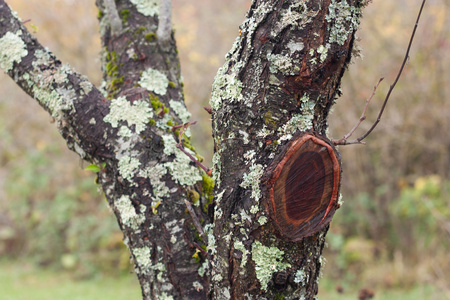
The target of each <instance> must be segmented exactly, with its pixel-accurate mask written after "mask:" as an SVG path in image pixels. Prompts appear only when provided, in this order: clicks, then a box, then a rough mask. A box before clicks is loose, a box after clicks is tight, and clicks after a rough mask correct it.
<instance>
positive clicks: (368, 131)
mask: <svg viewBox="0 0 450 300" xmlns="http://www.w3.org/2000/svg"><path fill="white" fill-rule="evenodd" d="M425 2H426V0H423V1H422V5H421V6H420V10H419V14H418V15H417V19H416V23H415V25H414V29H413V31H412V33H411V38H410V39H409V44H408V48H407V49H406V53H405V57H404V58H403V62H402V64H401V66H400V69H399V71H398V73H397V77H396V78H395V80H394V82H393V83H392V84H391V85H390V87H389V90H388V92H387V94H386V97H385V99H384V102H383V105H382V106H381V109H380V112H379V113H378V117H377V119H376V120H375V122H374V123H373V124H372V126H371V127H370V128H369V130H367V132H366V133H364V134H363V135H361V136H360V137H359V138H357V139H356V140H352V141H347V140H344V143H343V144H340V145H350V144H361V141H362V140H364V139H365V138H366V137H367V136H368V135H369V134H370V133H371V132H372V131H373V130H374V129H375V127H377V125H378V123H379V122H380V120H381V116H382V115H383V112H384V109H385V108H386V105H387V102H388V100H389V97H390V96H391V93H392V91H393V90H394V88H395V85H396V84H397V82H398V80H399V79H400V76H401V75H402V72H403V69H404V67H405V65H406V63H407V61H408V59H409V51H410V50H411V46H412V43H413V40H414V36H415V34H416V30H417V27H418V26H419V20H420V16H421V14H422V11H423V7H424V6H425ZM364 111H365V110H364Z"/></svg>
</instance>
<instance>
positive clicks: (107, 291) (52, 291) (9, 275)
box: [0, 262, 142, 300]
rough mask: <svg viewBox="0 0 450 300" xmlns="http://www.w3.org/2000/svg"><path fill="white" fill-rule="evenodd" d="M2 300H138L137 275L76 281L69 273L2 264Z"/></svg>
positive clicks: (18, 264) (0, 295) (13, 263)
mask: <svg viewBox="0 0 450 300" xmlns="http://www.w3.org/2000/svg"><path fill="white" fill-rule="evenodd" d="M0 299H2V300H49V299H58V300H103V299H108V300H116V299H117V300H119V299H121V300H122V299H126V300H134V299H136V300H139V299H142V296H141V291H140V287H139V283H138V281H137V278H136V276H135V275H134V274H130V275H129V276H120V277H107V276H98V277H97V278H94V279H88V280H76V279H74V278H73V276H72V275H70V274H69V273H67V272H64V271H62V272H57V271H55V270H45V269H42V268H37V267H34V266H32V265H30V264H26V263H17V262H12V263H11V262H1V263H0Z"/></svg>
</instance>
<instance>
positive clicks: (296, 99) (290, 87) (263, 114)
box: [208, 1, 362, 299]
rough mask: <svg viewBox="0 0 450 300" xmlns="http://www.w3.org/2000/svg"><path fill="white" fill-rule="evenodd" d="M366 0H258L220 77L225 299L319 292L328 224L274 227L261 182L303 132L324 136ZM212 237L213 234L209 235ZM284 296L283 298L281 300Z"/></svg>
mask: <svg viewBox="0 0 450 300" xmlns="http://www.w3.org/2000/svg"><path fill="white" fill-rule="evenodd" d="M361 6H362V3H361V2H360V1H348V2H345V1H342V2H335V1H254V2H253V4H252V6H251V8H250V11H249V13H248V16H247V20H246V21H245V22H244V24H243V25H242V26H241V29H242V31H241V34H240V36H239V37H238V38H237V40H236V42H235V45H234V47H233V49H232V50H231V52H230V53H229V54H228V60H227V62H226V63H225V65H224V66H223V67H222V68H221V69H220V70H219V73H218V75H217V76H216V79H215V83H214V85H215V86H214V89H213V97H212V100H211V105H212V107H213V111H214V113H213V132H214V141H215V151H216V152H215V156H214V162H215V164H214V179H215V182H216V187H217V196H216V206H215V218H214V236H215V238H216V244H215V245H214V246H213V245H212V244H210V245H209V246H208V247H209V248H213V252H214V254H215V255H214V259H213V264H212V267H213V277H212V280H213V287H214V291H213V292H214V297H215V298H217V299H227V298H229V297H231V298H233V299H245V297H251V298H258V297H261V296H264V297H267V298H270V299H272V298H276V297H281V298H282V297H285V299H312V298H313V297H314V295H316V293H317V290H318V286H317V284H318V278H319V274H320V267H321V265H322V256H321V255H322V249H323V246H324V242H325V234H326V232H327V229H328V226H327V227H325V228H324V229H323V230H322V231H320V232H318V233H316V234H315V235H313V236H312V237H308V238H304V239H303V240H302V241H300V242H291V241H289V240H288V239H287V238H286V237H283V236H282V235H281V234H280V233H279V232H278V231H277V230H276V229H275V228H274V226H273V222H274V220H273V216H272V214H271V212H270V209H269V208H268V206H269V204H268V195H267V191H266V187H265V186H264V184H262V182H264V178H265V177H266V176H267V175H268V174H270V171H271V168H272V167H273V166H272V162H273V161H275V160H277V158H278V159H279V156H280V155H282V154H283V149H284V147H285V145H287V143H288V141H290V140H291V139H293V138H295V136H296V135H298V134H299V132H311V133H314V134H316V135H320V136H322V137H325V136H326V128H327V116H328V114H329V111H330V108H331V106H332V104H333V102H334V100H335V98H336V96H337V95H338V88H339V83H340V79H341V77H342V75H343V72H344V70H345V68H346V65H347V64H348V62H349V60H350V56H351V49H352V45H353V40H354V32H355V30H356V28H357V25H358V24H359V18H360V10H361ZM210 243H211V241H210ZM281 298H280V299H281Z"/></svg>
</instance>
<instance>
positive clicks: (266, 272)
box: [0, 0, 364, 299]
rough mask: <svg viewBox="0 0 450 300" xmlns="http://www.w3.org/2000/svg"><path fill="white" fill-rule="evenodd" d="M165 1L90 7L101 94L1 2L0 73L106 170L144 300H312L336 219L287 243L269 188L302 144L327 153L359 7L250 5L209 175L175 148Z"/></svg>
mask: <svg viewBox="0 0 450 300" xmlns="http://www.w3.org/2000/svg"><path fill="white" fill-rule="evenodd" d="M168 3H169V4H170V1H168V0H161V1H157V0H149V1H142V0H129V1H122V0H121V1H106V0H97V6H98V8H99V21H100V24H101V26H100V27H101V36H102V47H103V51H102V62H103V63H102V66H103V72H104V83H103V84H102V86H101V87H99V88H96V87H94V86H93V85H92V84H91V83H90V82H89V81H88V79H87V78H86V77H85V76H82V75H80V74H78V73H76V72H75V71H74V70H73V69H72V68H70V67H69V66H67V65H62V64H61V62H60V61H58V59H57V58H56V57H55V56H54V55H53V54H52V53H50V52H49V51H48V50H46V49H45V48H44V47H43V46H41V45H40V44H39V43H38V41H37V40H36V39H35V38H34V37H33V36H32V35H30V34H29V33H28V31H27V30H26V28H25V27H24V26H23V24H22V22H21V21H20V19H19V18H18V17H16V15H15V14H14V13H13V12H12V11H11V10H10V9H9V7H8V6H7V4H6V3H5V2H4V1H3V0H0V25H1V27H0V66H1V67H2V68H3V69H4V70H5V72H7V73H8V74H9V75H10V76H11V77H12V78H13V79H14V80H15V82H16V83H17V84H18V85H19V86H20V87H21V88H22V89H23V90H25V91H26V92H27V93H28V94H29V95H30V96H31V97H33V98H34V99H36V100H37V101H38V102H39V103H40V104H41V106H42V107H43V108H44V109H46V110H47V111H48V112H49V113H50V114H51V115H52V116H53V117H54V118H55V119H56V121H57V122H56V123H57V126H58V128H59V130H60V132H61V135H62V136H63V138H64V139H65V140H66V141H67V144H68V147H69V148H70V149H72V150H74V151H75V152H76V153H78V154H79V155H80V156H81V157H82V158H83V159H85V160H87V161H90V162H92V163H94V164H96V165H98V166H100V167H101V171H100V172H99V173H98V182H99V184H101V186H102V189H103V191H104V193H105V195H106V198H107V200H108V202H109V205H110V206H111V208H112V210H113V211H114V213H115V215H116V217H117V220H118V223H119V225H120V228H121V229H122V231H123V233H124V242H125V243H126V244H127V246H128V248H129V249H130V253H131V256H132V258H133V260H134V263H135V270H136V274H137V276H138V279H139V282H140V284H141V287H142V295H143V298H144V299H264V298H265V299H312V298H314V296H315V295H316V294H317V291H318V285H317V284H318V278H319V274H320V268H321V266H322V264H323V261H322V249H323V247H324V243H325V235H326V232H327V229H328V226H325V225H327V224H328V223H329V221H330V220H331V217H332V213H331V214H330V215H329V219H327V220H326V224H324V226H323V228H321V230H319V231H317V232H313V233H312V234H310V235H307V236H304V237H302V238H300V239H298V240H296V241H293V240H292V239H290V238H289V237H286V236H285V235H283V232H281V231H280V230H279V228H277V227H276V226H275V225H274V223H273V222H274V221H275V218H274V213H273V211H271V209H270V205H269V191H268V190H269V188H268V186H267V181H268V178H269V177H270V175H271V172H273V170H274V168H275V167H276V163H277V162H279V161H280V160H281V159H282V157H283V155H285V154H286V149H287V148H288V147H289V145H290V143H292V141H293V140H295V139H297V138H298V137H299V136H302V135H304V134H309V135H311V136H314V137H317V138H318V139H320V140H322V141H324V143H327V144H329V141H328V139H327V137H326V129H327V116H328V114H329V111H330V108H331V106H332V104H333V103H334V101H335V99H336V97H337V95H338V94H339V90H338V89H339V83H340V79H341V77H342V75H343V72H344V70H345V68H346V65H347V64H348V62H349V60H350V56H351V49H352V46H353V41H354V33H355V31H356V29H357V26H358V24H359V18H360V17H361V9H362V6H363V5H364V3H363V1H358V0H349V1H345V0H342V1H339V2H338V1H334V0H333V1H330V0H323V1H294V0H284V1H282V0H278V1H277V0H270V1H269V0H255V1H253V3H252V5H251V7H250V10H249V12H248V15H247V18H246V20H245V21H244V23H243V24H242V25H241V32H240V33H239V36H238V37H237V38H236V41H235V44H234V46H233V48H232V50H231V51H230V52H229V53H228V55H227V59H226V63H225V64H224V66H223V67H222V68H220V70H219V72H218V74H217V76H216V78H215V82H214V85H213V93H212V98H211V107H212V112H213V115H212V116H213V122H212V123H213V124H212V125H213V138H214V142H215V154H214V159H213V160H214V161H213V162H214V168H213V176H212V179H211V178H210V177H209V176H208V175H207V174H206V173H205V172H204V171H203V170H201V169H200V168H198V167H197V166H196V165H195V164H194V162H193V161H192V160H191V159H190V158H189V157H188V156H187V155H186V154H185V153H183V151H181V150H180V149H179V148H180V147H182V148H184V149H185V150H184V151H185V152H187V153H188V154H189V155H190V156H192V157H194V158H195V157H197V155H196V153H195V149H194V148H193V147H192V146H191V144H190V139H189V136H190V131H189V129H187V131H186V132H185V133H184V134H183V132H184V129H186V128H187V125H185V126H180V125H182V124H186V123H187V122H188V120H189V116H190V115H189V112H187V110H186V107H185V106H184V100H183V91H182V87H183V83H182V79H181V74H180V64H179V59H178V55H177V49H176V45H175V40H174V37H173V33H172V32H171V31H170V30H169V31H168V29H167V28H170V27H168V24H170V6H168V5H167V4H168ZM213 187H214V189H213ZM213 195H214V196H213ZM184 200H187V201H189V202H190V203H191V204H192V207H193V211H194V213H193V214H189V213H188V212H187V209H186V205H185V202H184ZM333 212H334V211H333ZM194 214H195V215H196V217H193V216H192V215H194ZM193 219H198V221H199V223H200V224H201V226H202V227H203V228H202V229H200V228H199V226H198V225H197V226H196V225H195V224H194V221H193ZM199 230H200V231H204V233H202V232H199Z"/></svg>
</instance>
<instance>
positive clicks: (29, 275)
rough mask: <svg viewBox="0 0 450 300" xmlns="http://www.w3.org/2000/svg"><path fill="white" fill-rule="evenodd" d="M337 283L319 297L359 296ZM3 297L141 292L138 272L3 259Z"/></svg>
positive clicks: (131, 296) (380, 298)
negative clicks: (76, 271) (82, 271)
mask: <svg viewBox="0 0 450 300" xmlns="http://www.w3.org/2000/svg"><path fill="white" fill-rule="evenodd" d="M336 285H337V284H336V283H335V282H334V281H332V280H330V279H328V278H323V279H322V280H321V281H320V285H319V294H318V297H319V299H322V300H348V299H358V290H359V288H360V287H352V286H347V285H346V284H344V292H343V293H342V294H339V293H338V292H337V291H336ZM373 290H374V292H375V297H374V298H373V299H374V300H391V299H395V300H423V299H436V300H440V299H446V298H445V297H444V296H442V297H441V296H440V295H437V291H436V289H434V288H433V287H431V286H416V287H414V288H411V289H389V290H380V289H377V288H374V289H373ZM0 299H2V300H51V299H58V300H103V299H108V300H119V299H120V300H122V299H126V300H140V299H142V298H141V291H140V287H139V284H138V281H137V279H136V276H135V275H134V274H130V275H129V276H118V277H112V276H111V277H108V276H98V277H96V278H94V279H88V280H86V279H85V280H76V279H74V276H73V275H71V274H70V273H68V272H65V271H61V272H58V271H55V270H51V269H50V270H47V269H43V268H38V267H35V266H33V265H32V264H29V263H19V262H11V261H2V262H0Z"/></svg>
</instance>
